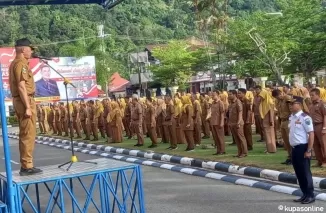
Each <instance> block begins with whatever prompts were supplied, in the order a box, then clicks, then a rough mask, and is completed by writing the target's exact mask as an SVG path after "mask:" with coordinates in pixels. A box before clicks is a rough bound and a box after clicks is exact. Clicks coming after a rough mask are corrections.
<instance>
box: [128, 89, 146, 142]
mask: <svg viewBox="0 0 326 213" xmlns="http://www.w3.org/2000/svg"><path fill="white" fill-rule="evenodd" d="M138 100H139V98H138V95H137V94H133V95H132V109H131V126H132V129H133V131H134V132H135V134H136V135H137V144H135V145H134V146H144V134H143V127H142V125H143V113H144V111H143V107H142V105H141V104H140V103H139V101H138Z"/></svg>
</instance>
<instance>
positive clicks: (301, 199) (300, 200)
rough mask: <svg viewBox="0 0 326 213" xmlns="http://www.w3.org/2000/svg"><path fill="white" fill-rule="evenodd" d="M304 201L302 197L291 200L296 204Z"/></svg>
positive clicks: (304, 197)
mask: <svg viewBox="0 0 326 213" xmlns="http://www.w3.org/2000/svg"><path fill="white" fill-rule="evenodd" d="M305 199H306V196H305V195H303V196H302V197H300V198H299V199H296V200H293V201H294V202H296V203H301V202H302V201H304V200H305Z"/></svg>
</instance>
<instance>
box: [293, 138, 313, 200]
mask: <svg viewBox="0 0 326 213" xmlns="http://www.w3.org/2000/svg"><path fill="white" fill-rule="evenodd" d="M307 148H308V144H302V145H298V146H295V147H292V165H293V168H294V171H295V174H296V176H297V178H298V182H299V186H300V189H301V191H302V193H303V195H304V196H307V197H314V185H313V182H312V175H311V171H310V159H309V158H305V157H304V153H305V152H306V151H307Z"/></svg>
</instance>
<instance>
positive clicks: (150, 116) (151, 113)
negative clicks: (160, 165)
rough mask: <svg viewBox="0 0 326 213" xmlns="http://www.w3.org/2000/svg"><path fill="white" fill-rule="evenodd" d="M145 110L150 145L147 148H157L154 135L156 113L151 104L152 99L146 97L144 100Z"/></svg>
mask: <svg viewBox="0 0 326 213" xmlns="http://www.w3.org/2000/svg"><path fill="white" fill-rule="evenodd" d="M146 105H147V106H146V109H145V124H146V129H147V133H148V135H149V138H150V139H151V141H152V144H151V145H150V146H149V147H148V148H155V147H157V135H156V112H155V108H154V106H153V104H152V98H151V97H148V98H147V99H146Z"/></svg>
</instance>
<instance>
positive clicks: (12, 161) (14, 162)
mask: <svg viewBox="0 0 326 213" xmlns="http://www.w3.org/2000/svg"><path fill="white" fill-rule="evenodd" d="M4 159H5V158H2V160H4ZM10 162H11V163H13V164H16V165H18V164H19V163H18V162H16V161H14V160H10Z"/></svg>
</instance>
